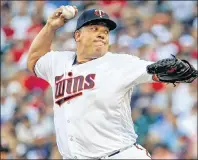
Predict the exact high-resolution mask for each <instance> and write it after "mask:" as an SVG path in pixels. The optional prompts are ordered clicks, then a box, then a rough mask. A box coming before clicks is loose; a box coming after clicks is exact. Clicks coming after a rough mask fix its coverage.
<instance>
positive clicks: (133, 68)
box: [120, 55, 154, 87]
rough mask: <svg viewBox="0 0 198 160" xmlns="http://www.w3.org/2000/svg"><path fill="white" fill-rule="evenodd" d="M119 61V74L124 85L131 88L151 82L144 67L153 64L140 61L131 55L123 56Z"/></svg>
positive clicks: (150, 76) (150, 77)
mask: <svg viewBox="0 0 198 160" xmlns="http://www.w3.org/2000/svg"><path fill="white" fill-rule="evenodd" d="M121 59H122V66H121V68H122V73H121V74H122V77H123V79H124V80H123V82H124V84H125V85H127V86H128V87H131V86H132V85H138V84H141V83H148V82H149V83H150V82H153V80H152V75H150V74H148V73H147V71H146V67H147V66H148V65H150V64H152V63H154V62H152V61H146V60H141V59H140V58H139V57H136V56H131V55H124V57H123V58H121ZM121 59H120V60H121Z"/></svg>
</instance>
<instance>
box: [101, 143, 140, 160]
mask: <svg viewBox="0 0 198 160" xmlns="http://www.w3.org/2000/svg"><path fill="white" fill-rule="evenodd" d="M135 144H136V143H134V144H132V145H130V146H127V147H124V148H122V149H120V150H117V151H114V152H113V153H111V154H109V155H106V156H103V157H101V158H99V159H98V160H100V159H105V158H107V157H112V156H114V155H116V154H118V153H120V152H122V151H124V150H126V149H128V148H130V147H132V146H133V145H135Z"/></svg>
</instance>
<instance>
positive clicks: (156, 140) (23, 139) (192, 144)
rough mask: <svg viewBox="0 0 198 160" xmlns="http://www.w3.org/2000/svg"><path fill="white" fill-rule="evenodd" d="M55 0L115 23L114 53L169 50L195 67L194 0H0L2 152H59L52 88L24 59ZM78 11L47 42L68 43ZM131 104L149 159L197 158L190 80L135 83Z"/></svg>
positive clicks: (163, 53) (165, 53) (197, 6)
mask: <svg viewBox="0 0 198 160" xmlns="http://www.w3.org/2000/svg"><path fill="white" fill-rule="evenodd" d="M61 5H76V6H77V8H78V10H79V14H78V15H80V13H82V12H83V11H84V10H85V9H90V8H97V9H102V10H104V11H105V12H107V13H108V14H109V16H110V17H112V19H113V20H114V21H116V22H117V25H118V27H117V29H116V30H114V31H112V33H110V51H112V52H114V53H118V54H123V53H127V54H133V55H135V56H139V57H140V58H142V59H145V60H149V61H157V60H160V59H163V58H169V57H171V54H172V55H175V56H177V57H178V58H181V59H186V60H188V61H189V62H190V63H191V64H193V65H194V67H195V68H197V59H198V49H197V39H198V37H197V23H198V16H197V10H198V3H197V2H196V1H166V0H158V1H140V0H136V1H125V0H122V1H105V0H101V1H69V0H65V1H31V0H30V1H1V156H2V157H1V159H3V158H7V159H16V158H21V159H40V158H45V159H46V158H49V159H60V158H61V156H60V154H59V152H58V150H57V146H56V141H55V139H56V138H55V133H54V124H53V102H52V94H51V88H50V87H49V84H48V83H47V82H45V81H44V80H42V79H39V78H36V77H35V76H34V75H33V74H32V73H30V72H29V71H28V70H27V67H26V60H27V52H28V49H29V47H30V44H31V42H32V40H33V39H34V37H35V36H36V35H37V34H38V32H39V31H40V30H41V29H42V27H43V26H44V25H45V23H46V20H47V18H48V16H50V15H51V14H52V13H53V12H54V10H55V9H56V8H57V7H60V6H61ZM77 18H78V16H77V17H76V18H74V19H73V20H71V21H69V22H68V23H67V24H65V26H64V27H62V28H60V29H59V30H58V31H57V34H56V37H55V39H54V41H53V44H52V49H53V50H60V51H61V50H75V41H74V39H73V32H74V29H75V25H76V20H77ZM41 43H45V42H41ZM129 74H130V73H129ZM123 78H124V77H123ZM131 108H132V118H133V121H134V126H135V130H136V132H137V134H138V136H139V137H138V139H137V141H138V143H139V144H141V145H143V146H144V147H145V148H146V149H147V150H148V151H149V152H150V153H151V155H152V157H153V159H160V158H161V159H192V158H195V159H197V80H196V81H194V82H193V83H192V84H177V86H176V87H174V86H173V85H171V84H163V83H150V84H142V85H139V86H137V87H136V88H135V90H134V93H133V96H132V98H131ZM115 134H116V133H115Z"/></svg>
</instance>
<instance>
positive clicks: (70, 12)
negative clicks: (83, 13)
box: [62, 6, 75, 19]
mask: <svg viewBox="0 0 198 160" xmlns="http://www.w3.org/2000/svg"><path fill="white" fill-rule="evenodd" d="M62 9H63V10H62V13H63V15H64V16H65V18H66V19H71V18H73V17H74V16H75V9H74V7H72V6H64V7H62Z"/></svg>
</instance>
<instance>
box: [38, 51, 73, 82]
mask: <svg viewBox="0 0 198 160" xmlns="http://www.w3.org/2000/svg"><path fill="white" fill-rule="evenodd" d="M69 61H71V54H69V53H66V51H65V52H61V51H50V52H48V53H46V54H45V55H44V56H42V57H40V58H39V59H38V61H37V62H36V64H35V67H34V72H35V75H36V76H37V77H39V78H42V79H44V80H46V81H47V82H49V83H51V80H52V79H53V78H54V70H55V68H56V67H57V66H58V64H60V63H69Z"/></svg>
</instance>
